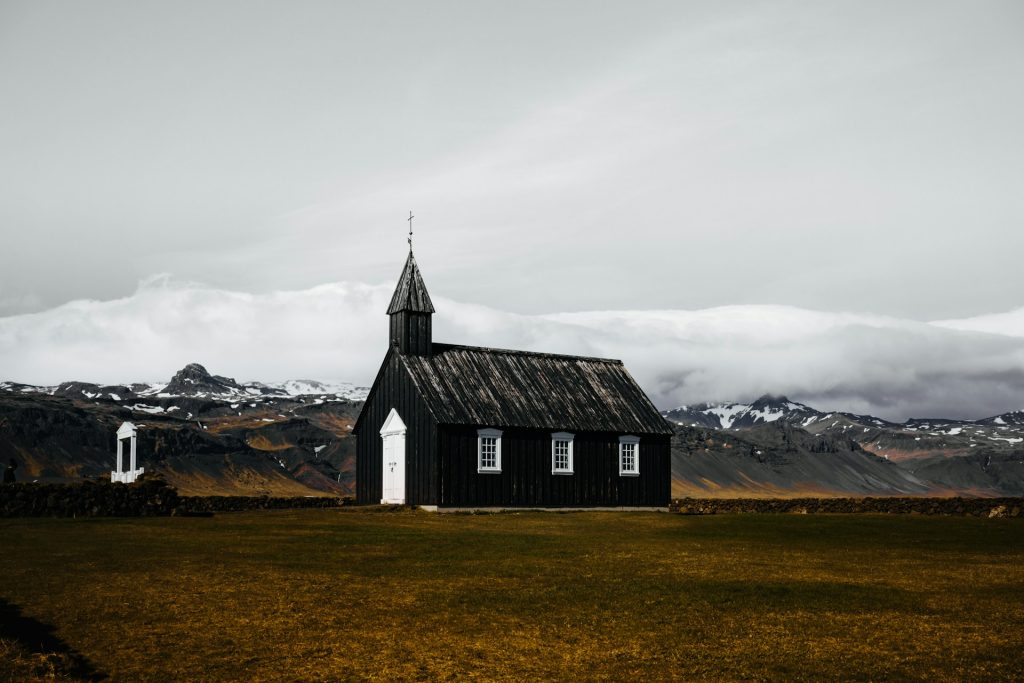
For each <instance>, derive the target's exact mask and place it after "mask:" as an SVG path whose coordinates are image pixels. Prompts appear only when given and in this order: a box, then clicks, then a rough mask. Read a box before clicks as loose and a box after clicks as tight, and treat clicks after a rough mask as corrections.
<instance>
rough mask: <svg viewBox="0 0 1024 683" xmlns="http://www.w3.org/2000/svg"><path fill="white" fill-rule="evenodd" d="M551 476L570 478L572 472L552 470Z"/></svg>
mask: <svg viewBox="0 0 1024 683" xmlns="http://www.w3.org/2000/svg"><path fill="white" fill-rule="evenodd" d="M551 474H553V475H555V476H562V475H565V476H570V477H571V476H572V475H573V474H574V472H571V471H570V470H552V472H551Z"/></svg>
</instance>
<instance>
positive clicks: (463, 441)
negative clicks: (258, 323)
mask: <svg viewBox="0 0 1024 683" xmlns="http://www.w3.org/2000/svg"><path fill="white" fill-rule="evenodd" d="M433 313H434V306H433V304H432V303H431V301H430V296H429V295H428V294H427V288H426V286H425V285H424V284H423V278H422V277H421V275H420V271H419V268H418V267H417V265H416V259H415V258H414V257H413V254H412V250H411V248H410V251H409V258H408V260H407V261H406V263H405V269H404V270H403V271H402V277H401V279H400V280H399V281H398V287H397V288H396V289H395V294H394V296H393V297H392V299H391V305H390V306H389V307H388V315H389V316H390V318H391V344H390V347H389V348H388V352H387V355H385V356H384V362H383V364H382V365H381V367H380V371H379V372H378V373H377V377H376V379H375V380H374V382H373V386H372V387H371V389H370V393H369V395H368V396H367V398H366V403H365V405H364V406H363V409H362V411H361V412H360V414H359V417H358V419H357V420H356V424H355V427H354V428H353V432H354V433H355V434H356V435H357V439H358V446H357V460H356V497H357V501H358V502H359V503H361V504H379V503H394V504H399V503H402V504H409V505H418V506H422V507H426V508H428V509H430V508H440V509H453V508H454V509H458V508H514V507H529V508H586V507H589V508H595V507H607V508H619V507H633V508H637V507H640V508H665V507H667V506H668V503H669V496H670V489H671V464H670V448H669V442H670V437H671V434H672V429H671V427H670V426H669V425H668V423H667V422H666V421H665V420H664V419H663V418H662V417H661V415H660V414H659V413H658V411H657V410H656V409H655V407H654V405H653V404H652V403H651V401H650V400H649V399H648V398H647V396H646V395H645V394H644V392H643V390H642V389H641V388H640V387H639V386H638V385H637V383H636V381H634V380H633V378H632V377H631V376H630V374H629V372H627V371H626V368H625V367H624V366H623V364H622V362H621V361H618V360H608V359H604V358H585V357H581V356H565V355H555V354H548V353H532V352H528V351H508V350H504V349H488V348H479V347H474V346H457V345H454V344H440V343H434V341H433V339H432V334H431V316H432V315H433Z"/></svg>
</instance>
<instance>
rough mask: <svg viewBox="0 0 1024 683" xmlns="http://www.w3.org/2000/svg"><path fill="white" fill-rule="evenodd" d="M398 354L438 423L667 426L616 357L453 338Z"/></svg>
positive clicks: (651, 430) (659, 430)
mask: <svg viewBox="0 0 1024 683" xmlns="http://www.w3.org/2000/svg"><path fill="white" fill-rule="evenodd" d="M400 358H401V362H402V363H403V364H404V365H405V366H406V368H408V370H409V373H410V374H411V376H412V378H413V382H414V383H415V384H416V386H417V388H418V389H419V391H420V395H421V396H422V397H423V399H424V401H425V402H426V403H427V406H428V408H429V409H430V412H431V413H432V414H433V415H434V417H435V419H437V421H438V422H439V423H440V424H460V425H480V426H487V427H537V428H541V429H552V430H563V429H564V430H569V431H573V430H576V431H611V432H621V433H632V434H670V433H672V428H671V427H670V426H669V424H668V423H667V422H666V421H665V419H664V418H663V417H662V416H661V415H660V414H659V413H658V411H657V409H656V408H655V407H654V405H653V404H652V403H651V401H650V399H648V398H647V395H646V394H644V392H643V389H641V388H640V386H639V385H638V384H637V383H636V381H635V380H634V379H633V378H632V376H630V374H629V372H628V371H627V370H626V368H625V366H623V364H622V361H618V360H608V359H605V358H584V357H581V356H560V355H554V354H548V353H532V352H528V351H507V350H503V349H486V348H479V347H473V346H456V345H453V344H434V345H433V354H432V355H430V356H401V357H400Z"/></svg>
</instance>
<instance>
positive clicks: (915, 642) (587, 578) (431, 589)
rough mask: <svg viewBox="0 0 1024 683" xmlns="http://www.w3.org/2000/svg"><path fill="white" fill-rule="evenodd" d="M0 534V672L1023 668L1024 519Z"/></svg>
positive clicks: (191, 523)
mask: <svg viewBox="0 0 1024 683" xmlns="http://www.w3.org/2000/svg"><path fill="white" fill-rule="evenodd" d="M0 534H2V536H0V537H2V539H3V540H2V553H0V599H2V601H3V603H4V604H5V605H6V612H5V614H8V615H11V614H13V615H16V616H15V617H11V616H8V617H5V619H4V623H3V624H0V680H2V679H5V678H6V679H10V680H22V679H24V678H26V677H29V678H31V677H33V676H35V677H40V678H45V677H46V676H48V675H50V674H48V673H47V672H48V671H50V672H51V673H53V672H55V673H56V674H62V673H67V672H66V671H61V670H60V666H61V657H64V658H65V659H66V658H67V657H73V658H74V659H75V661H76V662H78V664H77V665H76V667H77V671H78V674H76V673H75V671H72V672H71V674H72V675H80V674H81V672H83V671H85V672H98V673H99V674H100V675H106V676H110V677H112V678H113V679H115V680H190V681H198V680H225V679H232V680H234V679H244V680H339V679H340V680H345V679H380V680H394V679H404V680H410V679H430V680H434V679H442V680H466V679H479V680H490V679H507V680H530V679H533V680H537V679H591V680H601V679H606V680H672V679H677V680H694V679H710V680H751V679H753V680H758V679H773V680H800V679H805V680H828V679H845V680H850V679H853V680H882V679H920V680H1012V679H1018V680H1019V678H1020V676H1021V675H1022V674H1021V672H1022V671H1024V598H1022V596H1024V520H1016V519H991V520H990V519H972V518H957V517H920V516H885V515H799V516H798V515H735V516H712V517H687V516H682V515H675V514H658V513H569V514H555V513H523V514H499V515H437V514H430V513H423V512H391V513H374V512H368V511H351V510H299V511H280V512H278V511H261V512H254V513H234V514H221V515H217V516H215V517H212V518H206V519H203V518H158V519H92V520H72V519H60V520H46V519H19V520H3V521H0ZM26 623H27V624H34V625H35V627H34V628H26V627H25V626H24V624H26ZM39 630H42V631H45V632H47V633H49V634H52V638H51V640H52V641H53V642H51V643H49V645H48V646H47V647H40V646H39V644H36V643H33V642H31V641H32V640H33V638H32V635H31V633H28V634H27V635H26V632H34V631H39ZM19 631H20V633H19ZM54 643H57V644H58V645H56V646H55V645H54ZM47 649H50V650H53V649H58V650H61V649H62V651H63V654H61V653H58V654H57V655H56V656H55V658H51V659H45V656H44V659H43V660H40V659H38V652H39V651H41V650H42V651H45V650H47ZM67 653H71V654H70V655H69V654H67ZM33 658H35V659H33Z"/></svg>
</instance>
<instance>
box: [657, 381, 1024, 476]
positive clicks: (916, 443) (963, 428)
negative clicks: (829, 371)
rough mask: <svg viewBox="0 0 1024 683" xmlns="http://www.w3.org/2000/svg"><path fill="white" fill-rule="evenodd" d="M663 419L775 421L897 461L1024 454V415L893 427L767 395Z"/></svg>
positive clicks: (704, 424)
mask: <svg viewBox="0 0 1024 683" xmlns="http://www.w3.org/2000/svg"><path fill="white" fill-rule="evenodd" d="M662 415H664V416H665V418H667V419H668V420H670V421H671V422H673V423H675V424H677V425H681V426H684V427H699V428H707V429H715V430H731V431H736V430H746V429H751V428H754V427H757V426H759V425H765V424H768V423H773V422H779V423H782V424H787V425H790V426H792V427H797V428H799V429H802V430H804V431H807V432H808V433H810V434H815V435H823V436H830V437H844V438H849V439H852V440H853V441H855V442H857V443H858V444H859V445H860V446H861V447H862V448H863V449H864V450H866V451H869V452H872V453H875V454H877V455H880V456H883V457H885V458H892V459H896V460H906V459H914V458H921V457H929V456H932V455H936V454H943V455H957V454H967V453H974V452H976V451H974V450H972V449H981V451H985V450H987V449H996V450H1005V449H1007V448H1021V449H1024V411H1015V412H1009V413H1003V414H1002V415H996V416H993V417H988V418H985V419H982V420H948V419H923V418H913V419H910V420H907V421H906V422H903V423H896V422H889V421H887V420H883V419H881V418H877V417H874V416H872V415H856V414H854V413H843V412H832V413H825V412H822V411H820V410H816V409H815V408H811V407H810V406H807V405H804V404H802V403H796V402H794V401H790V400H789V399H788V398H786V397H785V396H778V397H775V396H767V395H766V396H762V397H761V398H759V399H757V400H756V401H754V402H753V403H702V404H698V405H692V406H680V407H679V408H676V409H674V410H668V411H664V412H662Z"/></svg>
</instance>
